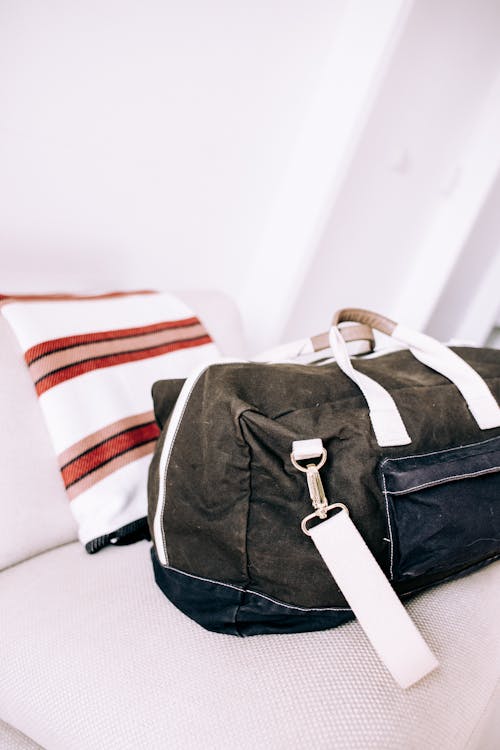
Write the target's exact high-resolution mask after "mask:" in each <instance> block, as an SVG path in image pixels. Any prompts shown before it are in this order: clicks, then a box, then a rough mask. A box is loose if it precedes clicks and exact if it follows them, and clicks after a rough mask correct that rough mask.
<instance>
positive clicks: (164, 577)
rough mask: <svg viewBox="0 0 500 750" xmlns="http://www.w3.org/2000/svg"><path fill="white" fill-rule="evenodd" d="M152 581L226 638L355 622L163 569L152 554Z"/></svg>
mask: <svg viewBox="0 0 500 750" xmlns="http://www.w3.org/2000/svg"><path fill="white" fill-rule="evenodd" d="M151 557H152V560H153V567H154V573H155V580H156V583H157V584H158V586H159V587H160V588H161V590H162V591H163V593H164V594H165V596H166V597H167V598H168V599H170V601H171V602H172V603H173V604H175V606H176V607H177V608H178V609H180V610H181V612H184V614H185V615H187V616H188V617H190V618H191V619H193V620H195V621H196V622H197V623H199V624H200V625H202V626H203V627H204V628H206V629H207V630H213V631H215V632H217V633H226V634H229V635H240V636H247V635H262V634H264V633H300V632H303V631H310V630H326V629H327V628H335V627H337V626H338V625H342V624H343V623H345V622H348V621H349V620H352V619H353V618H354V615H353V613H352V611H351V610H350V609H332V610H328V609H327V610H325V609H323V610H314V609H300V608H295V607H292V606H287V605H286V604H280V603H279V602H275V601H274V600H271V599H268V598H267V597H266V596H264V595H262V594H257V593H253V592H249V591H244V590H242V589H240V588H237V587H236V586H230V585H228V584H224V583H219V582H216V581H209V580H206V579H203V578H197V577H195V576H192V575H190V574H188V573H183V572H181V571H178V570H175V569H174V568H164V567H163V566H162V565H160V563H159V562H158V558H157V556H156V553H155V551H154V548H152V550H151Z"/></svg>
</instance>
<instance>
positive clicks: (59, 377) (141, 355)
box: [35, 335, 212, 396]
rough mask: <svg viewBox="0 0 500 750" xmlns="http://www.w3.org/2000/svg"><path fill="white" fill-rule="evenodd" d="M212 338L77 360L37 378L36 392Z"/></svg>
mask: <svg viewBox="0 0 500 750" xmlns="http://www.w3.org/2000/svg"><path fill="white" fill-rule="evenodd" d="M211 342H212V339H211V338H210V336H208V335H206V336H199V337H198V338H196V339H188V340H185V341H177V342H173V343H171V344H165V345H164V346H158V347H154V348H153V349H142V350H140V351H132V352H123V354H114V355H112V356H110V357H97V358H96V359H89V360H87V361H85V362H78V363H77V364H75V365H70V366H69V367H65V368H63V369H62V370H57V372H53V373H51V374H50V375H47V377H45V378H42V380H39V381H38V383H36V384H35V387H36V392H37V393H38V395H39V396H41V395H42V393H45V391H48V390H49V389H50V388H54V386H56V385H59V384H60V383H64V381H65V380H70V379H71V378H76V377H78V376H79V375H84V374H85V373H86V372H91V371H92V370H100V369H101V368H103V367H113V366H115V365H121V364H123V363H124V362H136V361H138V360H141V359H148V358H149V357H159V356H160V355H162V354H167V353H169V352H174V351H178V350H180V349H189V348H191V347H194V346H201V345H202V344H210V343H211Z"/></svg>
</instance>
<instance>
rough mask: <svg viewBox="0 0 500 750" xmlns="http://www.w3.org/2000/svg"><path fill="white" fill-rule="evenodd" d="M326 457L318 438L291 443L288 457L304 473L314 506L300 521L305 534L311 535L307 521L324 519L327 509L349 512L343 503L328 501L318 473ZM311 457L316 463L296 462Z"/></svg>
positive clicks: (321, 442) (307, 459)
mask: <svg viewBox="0 0 500 750" xmlns="http://www.w3.org/2000/svg"><path fill="white" fill-rule="evenodd" d="M326 457H327V454H326V449H325V448H324V447H323V441H322V440H321V439H319V438H314V439H313V440H295V441H294V442H293V443H292V452H291V454H290V459H291V461H292V464H293V466H294V467H295V468H296V469H297V470H298V471H301V472H303V473H304V474H306V479H307V487H308V489H309V496H310V498H311V503H312V506H313V508H314V513H310V514H309V515H308V516H306V517H305V518H304V519H303V520H302V523H301V529H302V531H303V532H304V534H306V535H307V536H310V535H311V532H310V531H309V529H308V528H307V523H308V521H310V520H311V519H312V518H320V519H321V520H324V519H325V518H327V516H328V511H330V510H333V509H334V508H340V509H341V510H345V511H346V513H347V514H349V511H348V509H347V507H346V506H345V505H344V503H330V504H329V503H328V500H327V498H326V495H325V489H324V487H323V482H322V481H321V477H320V474H319V470H320V469H321V467H322V466H324V464H325V462H326ZM311 458H316V459H319V460H318V461H317V463H307V464H306V465H305V466H301V465H300V464H299V463H298V462H299V461H309V459H311Z"/></svg>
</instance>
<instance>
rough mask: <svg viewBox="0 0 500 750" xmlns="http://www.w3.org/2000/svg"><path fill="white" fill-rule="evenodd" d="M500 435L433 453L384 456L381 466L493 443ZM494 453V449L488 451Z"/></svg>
mask: <svg viewBox="0 0 500 750" xmlns="http://www.w3.org/2000/svg"><path fill="white" fill-rule="evenodd" d="M499 437H500V436H499V435H495V437H491V438H487V439H486V440H480V441H479V442H478V443H468V444H467V445H457V446H455V447H454V448H445V449H444V450H441V451H431V453H417V454H416V455H414V456H399V457H398V458H384V460H383V461H382V463H381V464H380V466H381V467H382V466H384V464H386V463H387V462H388V461H406V459H408V458H426V456H438V455H439V454H440V453H449V452H450V451H458V450H461V449H462V448H474V447H475V446H476V445H484V443H491V441H492V440H498V439H499ZM488 452H489V453H492V451H488Z"/></svg>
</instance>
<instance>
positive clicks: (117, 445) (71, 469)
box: [61, 422, 160, 487]
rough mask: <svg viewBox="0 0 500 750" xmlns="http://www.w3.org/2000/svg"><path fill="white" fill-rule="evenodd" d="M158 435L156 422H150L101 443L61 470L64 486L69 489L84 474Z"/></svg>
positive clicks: (154, 438)
mask: <svg viewBox="0 0 500 750" xmlns="http://www.w3.org/2000/svg"><path fill="white" fill-rule="evenodd" d="M159 434H160V430H159V428H158V425H157V424H156V422H151V423H149V424H145V425H140V426H139V427H136V428H134V429H133V430H129V431H128V432H123V433H121V434H120V435H116V437H112V438H110V439H109V440H106V442H105V443H101V445H99V446H97V447H96V448H94V449H93V450H91V451H88V452H87V453H85V454H84V455H83V456H82V457H81V458H75V460H74V461H72V462H71V463H70V464H67V466H65V467H64V469H62V470H61V474H62V477H63V480H64V484H65V486H66V487H69V486H70V485H72V484H74V483H75V482H78V480H79V479H82V477H84V476H85V475H86V474H90V473H91V472H92V471H95V470H96V469H98V468H99V467H100V466H102V465H103V464H105V463H107V462H108V461H110V460H111V459H112V458H114V457H115V456H118V455H121V454H123V453H126V452H127V451H129V450H131V449H132V448H135V447H137V446H138V445H143V444H144V443H149V442H151V441H152V440H156V439H157V438H158V436H159Z"/></svg>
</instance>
